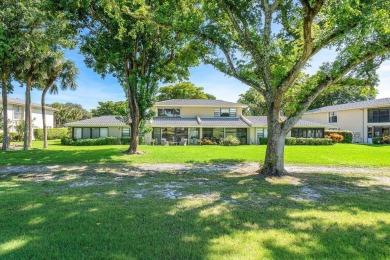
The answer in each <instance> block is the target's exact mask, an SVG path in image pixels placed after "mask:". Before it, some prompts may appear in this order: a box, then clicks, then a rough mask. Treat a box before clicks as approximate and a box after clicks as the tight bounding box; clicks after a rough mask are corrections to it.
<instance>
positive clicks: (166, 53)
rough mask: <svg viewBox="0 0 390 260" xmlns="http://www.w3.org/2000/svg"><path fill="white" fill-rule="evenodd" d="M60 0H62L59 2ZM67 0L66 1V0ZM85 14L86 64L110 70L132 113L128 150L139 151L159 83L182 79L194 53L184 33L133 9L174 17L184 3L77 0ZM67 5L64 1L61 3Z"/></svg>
mask: <svg viewBox="0 0 390 260" xmlns="http://www.w3.org/2000/svg"><path fill="white" fill-rule="evenodd" d="M63 2H64V1H60V4H61V5H62V4H63ZM65 2H66V1H65ZM81 4H82V8H80V10H81V11H80V13H82V11H83V10H87V12H86V14H87V17H85V18H84V19H81V20H82V21H83V22H84V26H85V27H86V28H87V30H86V33H85V34H84V35H82V37H81V38H82V43H81V52H82V53H83V54H84V55H85V62H86V64H87V66H88V67H91V68H93V69H94V70H95V71H96V72H97V73H99V74H100V75H102V76H105V75H107V74H112V75H113V76H114V77H116V78H117V79H118V82H119V83H120V84H121V86H122V88H123V90H124V92H125V95H126V98H127V100H128V107H129V112H130V115H129V116H130V117H131V124H130V127H131V141H130V147H129V149H128V150H127V151H126V153H128V154H135V153H139V152H140V151H139V150H138V134H139V126H140V123H141V121H144V120H146V119H148V118H150V117H151V116H152V113H151V111H150V108H151V107H152V106H153V104H154V100H155V95H156V94H157V90H158V84H159V83H161V82H162V83H166V82H174V81H177V80H183V79H185V78H186V77H188V75H189V72H188V67H189V66H192V65H194V64H196V62H197V56H196V55H194V48H193V46H192V45H191V43H190V42H189V41H188V38H187V37H186V35H183V34H181V33H179V32H174V31H173V30H172V29H171V28H167V27H161V26H157V24H156V23H155V22H152V21H146V20H139V19H135V18H134V17H133V16H132V15H131V14H139V15H144V14H149V15H152V16H154V17H155V18H156V19H158V20H161V21H165V22H169V23H171V22H172V21H174V20H175V21H178V19H177V17H178V16H182V11H183V10H182V9H181V8H180V9H179V7H184V6H182V5H178V4H177V3H174V2H170V1H148V4H149V5H148V7H147V8H145V6H144V5H143V4H144V2H143V1H130V0H125V1H119V0H113V1H92V0H87V1H81ZM63 7H64V8H65V9H66V6H65V5H63Z"/></svg>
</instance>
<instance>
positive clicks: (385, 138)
mask: <svg viewBox="0 0 390 260" xmlns="http://www.w3.org/2000/svg"><path fill="white" fill-rule="evenodd" d="M382 144H390V135H386V136H383V137H382Z"/></svg>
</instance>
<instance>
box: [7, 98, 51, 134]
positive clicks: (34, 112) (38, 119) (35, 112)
mask: <svg viewBox="0 0 390 260" xmlns="http://www.w3.org/2000/svg"><path fill="white" fill-rule="evenodd" d="M0 106H2V103H1V102H0ZM17 107H20V108H21V112H22V118H21V119H16V118H15V109H16V108H17ZM24 110H25V109H24V106H21V105H14V104H9V105H8V109H7V115H8V120H10V121H11V124H10V131H11V132H15V131H16V129H15V126H16V125H17V124H18V122H19V121H20V120H24V118H25V117H24ZM31 118H32V119H33V123H32V124H33V128H43V122H42V112H41V108H37V107H32V108H31ZM46 124H47V127H48V128H53V127H54V111H51V110H46Z"/></svg>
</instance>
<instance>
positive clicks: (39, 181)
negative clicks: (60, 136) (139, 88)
mask: <svg viewBox="0 0 390 260" xmlns="http://www.w3.org/2000/svg"><path fill="white" fill-rule="evenodd" d="M351 147H352V146H339V147H337V146H336V147H334V148H335V149H336V148H337V149H344V150H348V149H351ZM359 147H360V146H359ZM361 147H363V148H365V149H369V148H370V147H369V148H366V147H364V146H361ZM158 148H159V149H162V150H167V151H177V150H179V151H187V149H186V148H185V147H184V148H183V147H181V148H176V149H173V148H169V149H165V148H163V147H153V148H149V147H145V150H147V151H148V152H150V153H152V152H154V153H156V154H158V152H156V151H157V150H158ZM207 148H209V147H207ZM52 149H53V150H52V151H51V152H60V151H59V150H58V147H57V149H54V147H53V148H52ZM111 149H112V148H111ZM195 149H197V150H198V151H202V152H204V151H207V150H206V149H203V148H195ZM210 149H215V150H214V151H217V150H216V149H217V148H210ZM240 149H242V151H245V152H246V153H249V151H250V149H252V148H250V149H249V148H248V147H240V148H239V150H240ZM257 149H263V148H258V147H257ZM297 149H303V148H300V147H298V148H297ZM306 149H308V148H306ZM313 149H314V148H313ZM323 149H324V148H321V150H323ZM379 149H382V148H379ZM119 150H120V149H119V148H115V151H116V152H118V151H119ZM188 150H190V149H188ZM223 150H225V149H223ZM68 151H69V149H68ZM70 151H72V150H71V149H70ZM74 151H76V150H73V152H74ZM98 151H99V150H96V151H93V150H92V151H91V153H92V154H93V153H94V152H98ZM104 151H105V150H104ZM253 151H255V149H254V150H253ZM35 152H39V153H41V151H39V150H37V151H35ZM84 152H85V150H84ZM69 153H70V152H69ZM14 154H15V155H16V153H14ZM31 154H33V153H31ZM70 154H71V153H70ZM107 154H109V153H107ZM184 154H185V153H184V152H183V156H185V155H184ZM211 154H212V153H211V152H208V153H207V155H211ZM232 154H233V153H232ZM148 156H149V155H148ZM225 156H226V154H225ZM241 156H242V157H238V158H243V155H241ZM199 157H200V156H198V157H197V158H199ZM2 158H3V157H2ZM79 158H81V157H79ZM91 158H92V156H91V157H90V159H91ZM118 158H122V157H120V156H118ZM159 158H164V157H159ZM179 158H180V157H179ZM214 158H219V157H217V156H215V155H214ZM293 158H294V157H293ZM301 158H304V156H302V157H301ZM310 158H311V157H310ZM179 160H186V159H183V158H181V159H179ZM290 160H291V159H290ZM23 161H25V159H23ZM112 167H119V166H116V165H112ZM389 180H390V173H389V172H378V173H377V174H373V175H371V176H367V175H366V174H357V173H348V174H347V173H346V174H341V175H340V174H330V173H328V174H321V173H315V174H294V175H290V176H287V177H283V178H280V179H260V178H258V177H257V176H256V175H238V174H236V175H235V174H231V173H230V174H227V173H226V174H222V173H215V174H210V173H209V174H199V173H198V174H191V173H187V174H180V173H177V174H168V173H166V174H151V173H148V174H144V175H141V176H139V175H133V176H132V175H126V176H118V175H115V174H113V173H96V172H89V171H88V172H68V173H56V174H55V175H53V176H52V175H51V174H49V173H47V174H36V173H31V174H16V175H5V176H0V234H1V236H0V258H1V259H86V258H88V259H90V258H92V259H264V258H267V259H324V258H326V259H388V258H390V244H389V241H390V200H389V197H390V196H389V195H390V194H389V193H390V191H389V189H390V184H389V182H388V181H389Z"/></svg>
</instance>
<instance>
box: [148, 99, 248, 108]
mask: <svg viewBox="0 0 390 260" xmlns="http://www.w3.org/2000/svg"><path fill="white" fill-rule="evenodd" d="M154 106H156V107H162V106H180V107H243V108H244V107H247V106H246V105H244V104H240V103H234V102H228V101H223V100H210V99H171V100H164V101H160V102H156V104H155V105H154Z"/></svg>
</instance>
